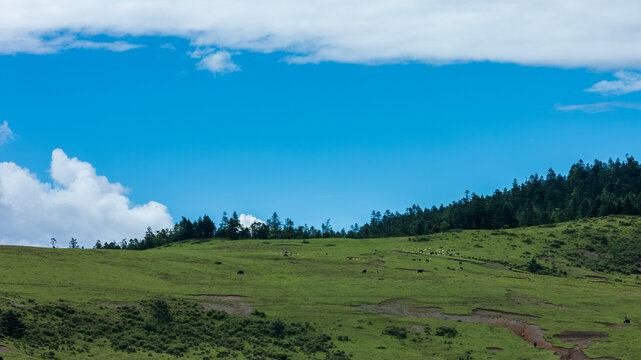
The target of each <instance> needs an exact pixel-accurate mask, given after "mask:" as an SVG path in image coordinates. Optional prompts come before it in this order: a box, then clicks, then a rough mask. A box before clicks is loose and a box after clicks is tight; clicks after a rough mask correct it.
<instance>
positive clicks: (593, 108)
mask: <svg viewBox="0 0 641 360" xmlns="http://www.w3.org/2000/svg"><path fill="white" fill-rule="evenodd" d="M556 109H557V110H559V111H577V110H578V111H583V112H586V113H599V112H607V111H614V110H616V109H632V110H641V103H628V102H620V101H606V102H599V103H594V104H577V105H556Z"/></svg>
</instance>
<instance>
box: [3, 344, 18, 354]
mask: <svg viewBox="0 0 641 360" xmlns="http://www.w3.org/2000/svg"><path fill="white" fill-rule="evenodd" d="M14 351H15V350H13V349H12V348H10V347H7V346H4V345H0V352H4V353H11V352H14Z"/></svg>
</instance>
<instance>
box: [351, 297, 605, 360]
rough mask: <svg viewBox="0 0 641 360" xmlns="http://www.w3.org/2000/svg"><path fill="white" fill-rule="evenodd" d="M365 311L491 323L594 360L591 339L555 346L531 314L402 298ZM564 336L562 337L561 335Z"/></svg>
mask: <svg viewBox="0 0 641 360" xmlns="http://www.w3.org/2000/svg"><path fill="white" fill-rule="evenodd" d="M358 307H360V308H361V309H364V310H368V311H373V312H377V313H379V314H384V315H393V316H402V317H410V318H433V319H442V320H451V321H460V322H467V323H480V324H488V325H494V326H501V327H504V328H507V329H508V330H510V332H512V333H513V334H515V335H517V336H519V337H521V338H522V339H523V340H525V341H527V342H528V343H530V344H532V345H535V346H538V347H540V348H542V349H545V350H549V351H554V353H555V354H557V355H559V356H560V358H561V360H590V359H592V358H590V357H588V356H587V355H585V353H584V352H583V350H585V349H586V348H587V347H588V346H589V345H590V344H591V341H590V340H589V339H591V338H587V339H584V340H586V341H580V342H578V344H577V345H575V346H574V347H573V348H571V349H568V348H564V347H560V346H555V345H554V344H552V343H551V342H549V341H548V340H547V339H546V338H545V331H544V330H543V329H542V328H541V327H540V326H538V325H533V324H529V323H527V322H525V321H523V320H522V318H535V316H533V315H528V314H518V313H510V312H503V311H501V310H494V309H475V310H476V311H475V312H474V314H472V315H469V314H465V315H463V314H446V313H443V312H442V311H441V309H440V308H435V307H422V306H416V305H412V304H409V303H407V302H404V301H403V300H402V299H391V300H386V301H383V302H381V303H379V304H373V305H369V304H365V305H360V306H358ZM567 333H569V334H570V335H571V336H578V335H580V334H578V333H583V336H585V334H589V335H598V337H603V336H601V335H602V334H606V336H607V333H602V332H596V331H594V332H566V333H564V334H566V336H567ZM559 335H561V334H559ZM599 359H615V358H599Z"/></svg>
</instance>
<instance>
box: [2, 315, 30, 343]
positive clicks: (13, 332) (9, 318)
mask: <svg viewBox="0 0 641 360" xmlns="http://www.w3.org/2000/svg"><path fill="white" fill-rule="evenodd" d="M24 331H25V325H24V323H23V322H22V320H20V317H18V315H16V314H15V313H14V312H13V311H11V310H9V311H7V312H6V313H4V314H3V315H2V318H0V333H1V334H3V335H5V336H9V337H12V338H16V339H19V338H21V337H22V336H23V335H24Z"/></svg>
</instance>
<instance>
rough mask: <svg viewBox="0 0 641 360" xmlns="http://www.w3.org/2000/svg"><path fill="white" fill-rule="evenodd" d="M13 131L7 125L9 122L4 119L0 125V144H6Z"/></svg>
mask: <svg viewBox="0 0 641 360" xmlns="http://www.w3.org/2000/svg"><path fill="white" fill-rule="evenodd" d="M13 137H14V135H13V131H11V128H10V127H9V123H7V122H6V121H4V122H3V123H2V124H1V125H0V145H3V144H6V143H8V142H9V141H11V140H13Z"/></svg>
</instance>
